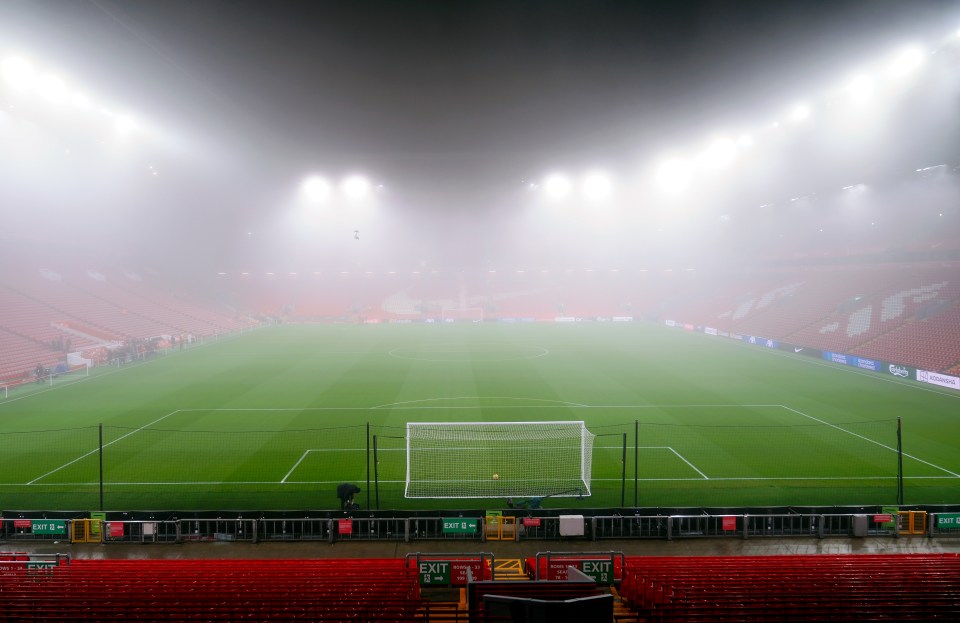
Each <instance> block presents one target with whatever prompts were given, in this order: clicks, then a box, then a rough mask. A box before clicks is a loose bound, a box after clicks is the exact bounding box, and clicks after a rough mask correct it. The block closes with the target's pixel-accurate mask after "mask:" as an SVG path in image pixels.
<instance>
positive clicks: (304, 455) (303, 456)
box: [280, 450, 313, 482]
mask: <svg viewBox="0 0 960 623" xmlns="http://www.w3.org/2000/svg"><path fill="white" fill-rule="evenodd" d="M311 452H313V450H304V452H303V455H302V456H301V457H300V460H299V461H297V462H296V463H294V464H293V467H291V468H290V471H289V472H287V475H286V476H284V477H283V479H282V480H281V481H280V482H287V478H289V477H290V474H292V473H293V470H295V469H297V466H299V465H300V463H302V462H303V459H305V458H307V455H308V454H310V453H311Z"/></svg>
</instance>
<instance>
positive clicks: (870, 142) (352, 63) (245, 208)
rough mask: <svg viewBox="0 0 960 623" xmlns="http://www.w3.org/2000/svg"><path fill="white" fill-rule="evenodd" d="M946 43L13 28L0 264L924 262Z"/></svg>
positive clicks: (938, 176)
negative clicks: (899, 256) (916, 247)
mask: <svg viewBox="0 0 960 623" xmlns="http://www.w3.org/2000/svg"><path fill="white" fill-rule="evenodd" d="M958 29H960V3H957V2H852V1H850V2H831V3H814V4H811V3H808V2H792V3H784V2H776V3H770V2H743V3H736V4H732V3H714V2H691V3H642V2H638V3H620V2H603V1H601V2H596V1H594V2H586V1H585V2H565V3H559V2H513V3H496V2H494V3H489V2H484V3H479V2H477V3H449V2H436V3H421V2H414V3H407V2H404V3H394V2H356V3H336V4H334V3H293V2H283V3H277V2H266V1H263V2H227V1H208V2H200V3H196V2H186V1H183V2H181V1H171V2H162V3H161V2H124V1H120V0H91V1H90V2H79V1H77V2H72V1H70V2H68V1H56V2H55V1H47V2H27V1H16V0H6V1H5V2H3V3H0V62H3V63H4V75H3V77H2V80H0V222H2V229H0V241H2V243H3V248H4V251H3V260H4V261H5V262H13V261H14V260H15V259H16V258H26V259H25V261H28V262H32V263H35V262H36V261H40V259H42V258H51V257H69V255H70V254H71V253H78V252H83V253H84V254H87V255H97V254H102V255H103V256H104V257H107V258H115V259H116V260H117V261H122V262H126V263H129V264H132V265H140V266H146V267H152V268H155V269H164V268H165V269H167V270H169V271H170V272H175V273H185V272H188V271H189V272H194V273H203V274H216V273H220V272H223V273H227V274H237V273H240V272H250V273H256V274H263V273H266V272H276V273H288V272H303V273H307V272H331V273H332V272H342V271H350V272H352V271H360V272H368V271H369V272H376V273H383V272H389V271H406V272H409V271H432V270H440V271H455V270H471V271H517V270H526V271H542V270H551V271H562V270H567V269H575V270H585V269H597V270H628V269H640V268H649V269H651V270H662V269H664V268H673V269H677V270H685V269H688V268H695V269H701V268H707V267H717V266H724V265H731V266H737V265H749V264H751V263H758V262H763V261H768V260H770V259H776V258H780V259H783V258H789V257H791V256H792V255H793V254H796V253H808V254H809V253H810V252H815V251H816V250H817V249H826V248H832V249H836V248H845V247H851V248H870V247H871V246H878V247H884V248H887V249H889V248H890V247H897V246H900V243H902V245H904V246H906V245H909V244H910V243H912V242H914V241H916V240H918V239H923V240H928V241H930V240H935V239H936V237H937V236H938V235H943V234H945V233H948V232H951V231H953V232H956V231H957V230H958V228H960V221H958V218H960V216H958V213H957V212H958V205H960V196H958V193H957V187H958V181H957V180H958V174H957V170H956V167H957V166H958V163H960V114H958V113H960V30H958ZM911 45H912V46H918V47H917V49H919V50H921V53H920V54H921V56H920V57H918V58H919V61H917V62H914V61H909V59H908V61H903V60H902V58H901V57H898V56H897V54H903V50H909V49H910V48H909V47H908V46H911ZM905 46H907V47H905ZM11 59H14V60H11ZM898 59H899V60H898ZM16 62H21V63H25V64H26V68H24V67H25V66H24V65H23V64H21V65H17V64H16ZM898 62H900V63H904V62H907V66H904V67H899V66H897V65H896V63H898ZM911 63H912V64H911ZM914 65H915V66H914ZM898 67H899V68H898ZM858 80H859V82H858ZM852 85H853V86H852ZM854 86H856V87H857V88H856V89H855V90H854ZM671 167H673V168H671ZM351 176H360V177H358V178H355V179H353V181H352V182H348V181H347V180H349V179H350V178H351ZM311 179H312V180H313V182H311V183H312V184H313V186H305V183H307V181H308V180H311ZM351 184H353V185H352V186H351ZM891 243H893V244H891Z"/></svg>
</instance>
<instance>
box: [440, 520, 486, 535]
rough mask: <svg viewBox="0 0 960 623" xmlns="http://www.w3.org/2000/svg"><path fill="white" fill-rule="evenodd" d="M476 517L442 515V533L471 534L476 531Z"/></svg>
mask: <svg viewBox="0 0 960 623" xmlns="http://www.w3.org/2000/svg"><path fill="white" fill-rule="evenodd" d="M477 521H478V520H477V519H476V518H473V519H464V518H463V517H444V518H443V533H444V534H473V533H476V531H477Z"/></svg>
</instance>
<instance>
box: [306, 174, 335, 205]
mask: <svg viewBox="0 0 960 623" xmlns="http://www.w3.org/2000/svg"><path fill="white" fill-rule="evenodd" d="M302 189H303V194H304V196H305V197H306V198H307V199H309V200H310V201H326V200H327V199H328V198H329V197H330V184H329V183H328V182H327V180H325V179H323V178H322V177H318V176H313V177H308V178H307V179H306V180H304V182H303V187H302Z"/></svg>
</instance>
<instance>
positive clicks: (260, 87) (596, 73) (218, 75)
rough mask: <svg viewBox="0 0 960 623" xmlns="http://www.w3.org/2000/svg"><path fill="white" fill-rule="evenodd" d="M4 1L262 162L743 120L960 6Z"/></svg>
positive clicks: (650, 135)
mask: <svg viewBox="0 0 960 623" xmlns="http://www.w3.org/2000/svg"><path fill="white" fill-rule="evenodd" d="M3 5H5V7H4V9H3V13H4V14H6V15H5V19H4V20H2V21H3V22H5V26H6V27H5V28H3V31H4V34H5V35H8V36H9V34H10V32H11V31H14V32H15V34H16V35H19V36H18V37H17V38H18V39H19V41H18V42H19V43H21V44H22V45H24V46H33V47H34V48H35V49H34V50H33V51H34V52H35V53H37V54H44V55H45V56H49V57H51V58H55V59H57V61H58V62H59V63H61V64H64V65H68V66H70V68H71V69H72V70H73V71H74V72H76V73H82V75H83V76H84V77H88V79H89V80H90V81H92V82H96V83H98V84H101V83H102V84H107V85H109V86H110V87H111V88H114V89H116V90H118V91H122V93H123V95H124V97H126V98H128V99H130V100H133V101H134V102H135V104H136V105H138V106H140V107H141V109H142V110H143V111H144V113H143V114H145V115H150V116H153V117H155V118H156V119H157V121H158V122H159V123H161V124H163V123H168V124H174V125H178V126H179V127H182V128H185V129H187V130H189V131H190V132H196V133H200V134H208V136H209V139H210V140H213V141H214V142H218V143H219V144H222V145H226V144H229V145H230V146H231V147H233V148H235V149H237V150H240V151H243V152H246V154H247V155H248V156H249V157H252V158H261V159H262V160H263V164H264V165H265V166H267V165H272V166H278V167H285V166H288V167H293V168H294V169H298V170H299V169H303V168H306V167H309V166H311V165H316V164H324V163H326V162H332V163H334V164H335V165H336V164H341V165H342V166H357V165H362V166H364V167H368V168H373V169H377V168H384V169H389V168H392V167H395V166H398V165H399V164H400V163H399V162H398V161H400V160H404V159H413V160H416V161H424V160H425V161H426V162H424V164H435V163H436V162H437V161H439V162H440V163H445V164H450V162H451V160H452V161H454V162H457V161H458V160H459V159H461V158H464V159H467V160H469V161H470V162H469V165H470V168H471V170H472V171H473V172H474V174H475V173H476V171H475V169H476V168H477V166H478V163H483V162H486V165H484V166H481V167H480V168H483V169H492V170H496V169H497V168H499V167H502V166H510V167H518V168H520V169H521V170H520V171H519V172H521V173H523V169H524V168H526V169H528V170H537V169H538V168H539V167H543V166H549V164H550V162H549V160H552V159H556V158H557V156H558V155H565V156H566V155H567V154H569V156H566V157H567V158H568V159H577V158H580V159H589V158H590V157H591V156H594V157H596V156H599V157H601V158H610V157H611V155H620V154H629V155H636V154H639V153H642V152H643V151H644V149H645V148H646V149H651V148H656V147H659V146H660V145H661V144H664V143H666V142H667V141H669V140H671V138H673V137H677V138H678V139H681V140H682V138H684V137H686V136H690V135H692V134H696V133H703V132H704V131H706V130H705V128H710V127H712V126H714V125H715V124H720V123H724V122H727V121H728V120H731V121H740V120H741V119H746V120H747V121H749V120H750V116H751V115H753V114H758V113H760V112H766V111H768V110H770V109H771V108H773V109H775V108H776V107H779V106H782V105H783V102H784V101H788V100H790V99H791V98H793V97H796V96H798V94H799V95H802V94H803V92H804V90H805V89H809V88H810V87H811V86H812V85H818V81H822V80H823V79H825V78H829V79H832V78H833V76H834V75H835V74H836V73H837V72H838V71H840V70H841V69H843V70H846V66H847V65H846V63H847V62H848V59H857V58H858V57H859V58H863V57H869V56H871V55H874V54H876V53H877V52H878V51H879V50H886V49H887V47H889V46H891V45H895V44H896V43H897V42H900V41H904V40H907V41H908V40H910V39H911V38H912V37H918V38H921V40H922V39H923V38H927V37H929V35H930V34H931V33H937V34H940V33H939V32H938V30H937V29H938V28H939V30H943V27H944V26H943V25H944V19H945V18H949V17H950V16H953V17H955V18H956V20H957V21H960V3H957V2H945V1H936V2H929V1H920V0H909V1H904V0H900V1H897V2H891V1H885V0H870V1H863V0H855V1H851V0H846V1H845V0H830V1H817V0H814V1H810V0H806V1H796V2H780V1H778V2H770V1H766V0H760V1H749V0H748V1H740V2H718V1H715V0H712V1H711V0H701V1H694V0H688V1H683V2H641V1H612V0H572V1H571V0H541V1H516V0H511V1H496V0H493V1H490V0H488V1H483V2H479V1H477V2H457V1H451V0H441V1H436V2H422V1H397V0H387V1H379V2H378V1H370V0H350V1H340V2H323V1H319V2H318V1H309V2H308V1H299V2H294V1H280V2H267V1H264V0H255V1H251V0H204V1H202V2H195V1H192V0H164V1H162V2H151V1H144V0H140V1H130V0H58V1H53V0H39V1H37V0H4V2H3ZM431 157H434V158H431ZM428 169H429V167H428ZM427 172H428V171H424V173H427ZM386 173H387V172H386V171H385V172H384V174H386Z"/></svg>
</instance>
